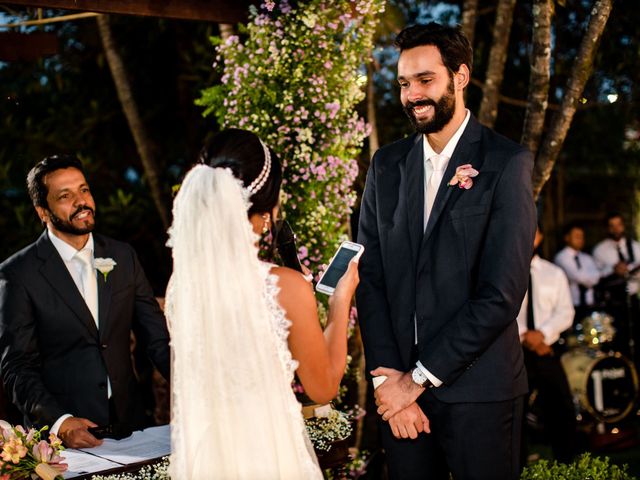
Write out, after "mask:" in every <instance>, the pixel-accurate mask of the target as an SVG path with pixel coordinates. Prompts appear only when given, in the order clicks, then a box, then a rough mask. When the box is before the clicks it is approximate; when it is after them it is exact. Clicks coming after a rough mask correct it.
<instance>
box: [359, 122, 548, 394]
mask: <svg viewBox="0 0 640 480" xmlns="http://www.w3.org/2000/svg"><path fill="white" fill-rule="evenodd" d="M423 158H424V157H423V140H422V135H413V136H411V137H408V138H405V139H403V140H400V141H398V142H395V143H393V144H390V145H387V146H385V147H383V148H381V149H380V150H378V152H376V154H375V155H374V158H373V160H372V162H371V166H370V169H369V172H368V175H367V182H366V187H365V192H364V196H363V201H362V206H361V213H360V224H359V234H358V241H359V242H360V243H362V244H363V245H364V246H365V251H364V254H363V256H362V259H361V260H360V278H361V282H360V285H359V287H358V291H357V305H358V316H359V319H360V325H361V331H362V336H363V341H364V346H365V354H366V359H367V369H368V370H369V371H370V370H372V369H374V368H376V367H378V366H385V367H391V368H395V369H397V370H401V371H408V370H409V369H410V368H412V367H413V366H414V365H413V363H412V359H411V352H412V348H413V345H414V315H415V316H416V318H417V324H418V358H419V360H420V361H421V363H422V364H423V365H424V366H425V367H426V368H427V369H429V371H430V372H432V373H433V374H434V375H435V376H436V377H438V378H439V379H440V380H442V381H443V382H444V385H443V386H441V387H439V388H437V389H435V390H434V395H436V397H437V398H439V399H440V400H442V401H446V402H462V401H471V402H485V401H502V400H508V399H511V398H515V397H516V396H518V395H521V394H523V393H525V392H526V390H527V380H526V373H525V369H524V365H523V359H522V348H521V347H520V342H519V338H518V328H517V325H516V322H515V318H516V316H517V313H518V310H519V308H520V305H521V303H522V299H523V297H524V294H525V292H526V289H527V280H528V271H529V264H530V262H531V254H532V248H533V237H534V233H535V206H534V202H533V196H532V188H531V170H532V167H533V159H532V155H531V153H530V152H529V151H527V150H526V149H524V148H523V147H522V146H520V145H518V144H516V143H514V142H512V141H510V140H508V139H506V138H504V137H502V136H500V135H498V134H496V133H495V132H494V131H492V130H490V129H488V128H486V127H483V126H482V125H480V124H479V123H478V122H477V120H476V119H475V118H474V117H473V116H472V117H471V118H470V120H469V123H468V124H467V126H466V128H465V131H464V133H463V135H462V137H461V138H460V140H459V142H458V144H457V146H456V149H455V151H454V153H453V155H452V157H451V160H450V161H449V165H448V166H447V169H446V172H445V175H444V177H443V180H442V183H441V185H440V188H439V190H438V193H437V196H436V199H435V203H434V206H433V209H432V212H431V215H430V217H429V221H428V224H427V228H426V231H425V232H424V233H423V220H422V219H423V209H424V180H423V178H424V166H423V163H424V161H423ZM466 163H470V164H472V165H473V167H474V168H475V169H476V170H478V171H479V172H480V173H479V175H478V176H477V177H476V178H474V179H473V182H474V184H473V187H472V188H471V189H470V190H463V189H460V188H458V187H457V186H456V187H449V186H448V185H447V184H448V182H449V181H450V179H451V178H452V177H453V176H454V174H455V171H456V167H458V166H460V165H463V164H466Z"/></svg>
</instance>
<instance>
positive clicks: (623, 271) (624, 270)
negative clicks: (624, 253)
mask: <svg viewBox="0 0 640 480" xmlns="http://www.w3.org/2000/svg"><path fill="white" fill-rule="evenodd" d="M613 271H614V272H615V274H616V275H618V276H619V277H626V276H627V274H628V273H629V267H628V266H627V264H626V263H625V262H618V263H616V264H615V266H614V267H613Z"/></svg>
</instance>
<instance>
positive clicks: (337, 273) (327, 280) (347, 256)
mask: <svg viewBox="0 0 640 480" xmlns="http://www.w3.org/2000/svg"><path fill="white" fill-rule="evenodd" d="M357 253H358V251H357V250H351V249H349V248H341V249H340V250H338V253H337V255H336V256H335V258H334V259H333V261H332V262H331V265H329V269H328V270H327V271H326V273H325V274H324V276H323V277H322V282H321V283H322V284H323V285H326V286H328V287H332V288H336V285H337V284H338V281H339V280H340V279H341V278H342V276H343V275H344V272H346V271H347V268H348V267H349V262H350V261H351V259H352V258H353V257H355V256H356V254H357Z"/></svg>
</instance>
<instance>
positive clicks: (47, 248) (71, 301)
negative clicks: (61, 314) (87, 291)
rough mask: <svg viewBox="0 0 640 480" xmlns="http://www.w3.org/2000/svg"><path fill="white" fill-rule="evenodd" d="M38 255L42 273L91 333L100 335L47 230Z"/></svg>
mask: <svg viewBox="0 0 640 480" xmlns="http://www.w3.org/2000/svg"><path fill="white" fill-rule="evenodd" d="M37 250H38V256H39V257H40V259H41V260H42V261H43V263H42V266H41V267H40V273H41V274H42V275H43V276H44V277H45V279H46V280H47V282H49V284H50V285H51V288H52V289H53V290H54V291H55V292H56V293H57V294H58V296H59V297H60V298H61V299H62V301H63V302H64V303H65V304H66V305H67V306H68V307H69V308H70V309H71V310H72V311H73V313H75V315H76V316H77V317H78V319H79V320H80V321H81V322H82V323H83V324H84V326H85V327H87V328H88V329H89V331H90V332H91V334H92V335H93V336H95V337H97V336H98V329H97V328H96V324H95V322H94V320H93V316H92V315H91V312H90V311H89V307H87V304H86V303H85V301H84V298H82V294H81V293H80V291H78V287H77V286H76V284H75V282H74V281H73V278H71V274H70V273H69V270H67V266H66V265H65V263H64V261H63V260H62V258H61V257H60V255H59V254H58V251H57V250H56V249H55V247H54V246H53V244H52V243H51V241H50V240H49V236H48V234H47V232H46V231H45V232H44V233H43V234H42V235H41V236H40V238H39V239H38V242H37Z"/></svg>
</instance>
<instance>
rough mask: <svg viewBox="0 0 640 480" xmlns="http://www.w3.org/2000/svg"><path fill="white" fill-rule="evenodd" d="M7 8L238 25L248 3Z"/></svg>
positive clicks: (213, 0) (120, 2)
mask: <svg viewBox="0 0 640 480" xmlns="http://www.w3.org/2000/svg"><path fill="white" fill-rule="evenodd" d="M7 3H8V4H10V5H20V6H23V7H36V8H56V9H61V10H72V11H83V12H97V13H114V14H121V15H141V16H146V17H163V18H177V19H182V20H200V21H204V22H215V23H237V22H241V21H244V20H246V19H247V13H248V11H249V5H251V4H254V5H255V4H257V3H258V2H256V1H251V0H135V1H131V0H10V1H9V2H7Z"/></svg>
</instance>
